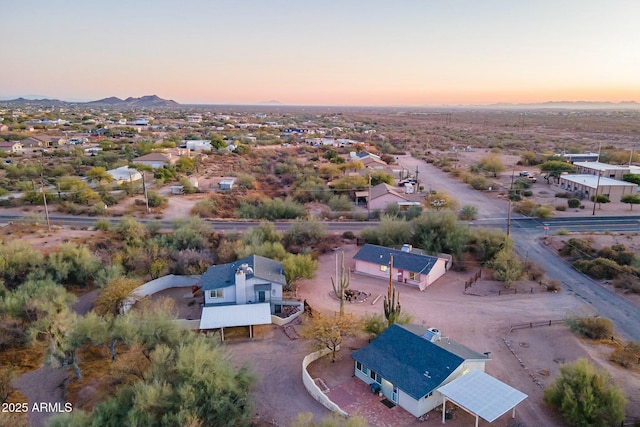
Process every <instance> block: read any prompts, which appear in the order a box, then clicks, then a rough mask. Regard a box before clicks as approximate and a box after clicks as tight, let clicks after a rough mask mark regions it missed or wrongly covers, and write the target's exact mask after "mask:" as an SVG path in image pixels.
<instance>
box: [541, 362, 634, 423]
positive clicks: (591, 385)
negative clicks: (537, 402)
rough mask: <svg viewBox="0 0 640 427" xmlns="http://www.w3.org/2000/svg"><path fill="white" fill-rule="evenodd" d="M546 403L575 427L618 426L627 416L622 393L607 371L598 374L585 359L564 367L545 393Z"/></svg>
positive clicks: (600, 371) (599, 371)
mask: <svg viewBox="0 0 640 427" xmlns="http://www.w3.org/2000/svg"><path fill="white" fill-rule="evenodd" d="M544 401H545V402H547V403H549V404H550V405H552V406H554V407H555V408H556V409H558V410H559V411H560V413H561V414H562V417H563V418H564V420H565V421H566V423H567V424H568V425H570V426H572V427H583V426H592V427H595V426H603V427H604V426H616V425H620V424H621V423H622V421H623V420H624V416H625V405H626V399H625V397H624V393H623V392H622V390H621V389H619V388H617V387H615V386H614V385H613V383H612V381H611V377H610V376H609V374H608V373H607V372H606V371H603V370H597V369H596V368H595V367H594V366H593V365H592V364H590V363H589V362H588V361H587V360H586V359H578V361H577V362H576V363H575V364H574V365H563V366H561V367H560V375H559V376H558V378H557V379H556V381H555V382H554V383H553V384H552V385H551V386H549V387H548V388H546V389H545V390H544Z"/></svg>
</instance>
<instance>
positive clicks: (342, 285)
mask: <svg viewBox="0 0 640 427" xmlns="http://www.w3.org/2000/svg"><path fill="white" fill-rule="evenodd" d="M336 280H339V282H338V283H336V281H335V280H334V279H333V277H332V278H331V286H332V287H333V293H334V294H335V295H336V296H337V297H338V299H339V300H340V316H342V315H343V314H344V298H345V295H344V293H345V291H346V290H347V289H348V288H349V284H350V283H351V272H346V273H345V268H344V252H342V256H341V260H340V277H339V278H336Z"/></svg>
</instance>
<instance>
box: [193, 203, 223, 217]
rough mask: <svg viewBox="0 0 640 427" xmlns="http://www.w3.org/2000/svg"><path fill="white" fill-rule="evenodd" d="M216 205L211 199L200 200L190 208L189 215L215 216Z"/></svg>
mask: <svg viewBox="0 0 640 427" xmlns="http://www.w3.org/2000/svg"><path fill="white" fill-rule="evenodd" d="M216 207H217V206H216V202H215V200H213V199H206V200H200V201H199V202H197V203H196V204H195V205H194V206H193V208H191V215H197V216H199V217H200V218H212V217H215V211H216Z"/></svg>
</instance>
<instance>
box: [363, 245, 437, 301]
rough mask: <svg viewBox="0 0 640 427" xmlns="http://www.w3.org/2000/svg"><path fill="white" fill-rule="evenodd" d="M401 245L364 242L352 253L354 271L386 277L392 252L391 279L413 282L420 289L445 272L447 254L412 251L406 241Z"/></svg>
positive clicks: (412, 284)
mask: <svg viewBox="0 0 640 427" xmlns="http://www.w3.org/2000/svg"><path fill="white" fill-rule="evenodd" d="M403 248H404V250H398V249H392V248H387V247H384V246H378V245H371V244H366V245H364V246H363V247H362V248H360V250H359V251H358V252H357V253H356V254H355V255H354V256H353V259H354V260H355V261H356V267H355V271H356V272H357V273H362V274H369V275H371V276H375V277H380V278H384V279H387V278H389V262H390V260H391V256H393V271H392V272H391V277H392V278H393V280H395V281H397V282H400V283H405V284H407V285H411V286H416V287H418V288H419V289H420V290H421V291H424V290H425V289H427V287H428V286H429V285H431V284H432V283H433V282H435V281H436V280H437V279H439V278H440V277H442V276H443V275H444V274H445V273H446V272H447V268H446V267H447V260H446V258H440V257H434V256H429V255H421V254H417V253H412V252H411V250H412V248H411V247H410V246H409V245H405V246H404V247H403Z"/></svg>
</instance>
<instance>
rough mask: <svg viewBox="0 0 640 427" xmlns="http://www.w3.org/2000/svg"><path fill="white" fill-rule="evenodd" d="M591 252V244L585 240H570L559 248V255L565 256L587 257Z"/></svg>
mask: <svg viewBox="0 0 640 427" xmlns="http://www.w3.org/2000/svg"><path fill="white" fill-rule="evenodd" d="M592 252H593V249H592V248H591V242H590V241H588V240H586V239H578V238H571V239H569V240H568V241H566V242H565V243H564V244H563V245H562V248H560V254H561V255H565V256H585V255H586V256H588V255H590V254H591V253H592Z"/></svg>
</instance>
